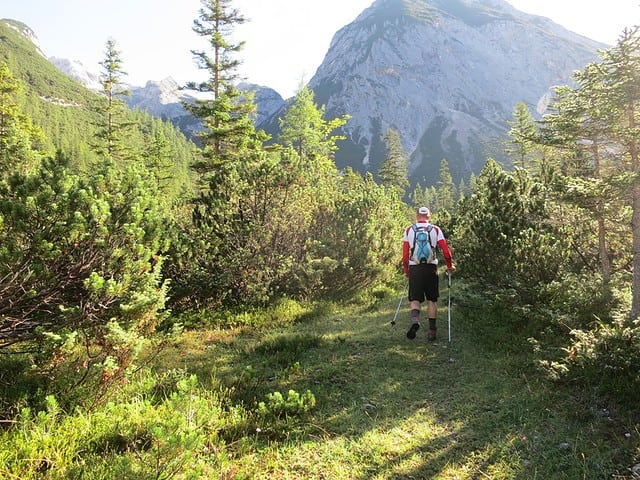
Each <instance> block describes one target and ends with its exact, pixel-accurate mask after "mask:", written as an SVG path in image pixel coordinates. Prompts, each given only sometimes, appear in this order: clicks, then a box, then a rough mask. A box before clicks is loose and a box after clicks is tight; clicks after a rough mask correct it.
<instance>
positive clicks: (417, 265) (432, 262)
mask: <svg viewBox="0 0 640 480" xmlns="http://www.w3.org/2000/svg"><path fill="white" fill-rule="evenodd" d="M416 218H417V221H416V223H415V224H413V225H410V226H409V227H407V228H406V230H405V231H404V236H403V239H402V264H403V267H404V274H405V276H406V277H407V278H408V279H409V302H410V304H409V308H410V309H411V327H410V328H409V331H408V332H407V338H409V339H412V340H413V339H414V338H416V332H417V331H418V329H419V328H420V304H421V303H422V302H424V301H425V300H426V301H427V318H428V319H429V332H428V333H427V339H428V340H430V341H434V340H435V339H436V330H437V329H436V316H437V314H438V305H437V301H438V296H439V293H440V292H439V288H438V258H437V256H436V252H437V248H438V247H440V249H441V250H442V255H443V256H444V259H445V261H446V263H447V274H448V275H451V274H452V273H453V272H454V271H455V267H454V266H453V262H452V258H451V251H450V250H449V246H448V245H447V241H446V239H445V238H444V235H443V233H442V230H440V228H439V227H437V226H435V225H431V223H429V220H430V219H431V212H430V211H429V209H428V208H427V207H420V208H418V210H417V215H416Z"/></svg>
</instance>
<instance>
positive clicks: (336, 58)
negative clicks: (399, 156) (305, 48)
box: [309, 0, 606, 185]
mask: <svg viewBox="0 0 640 480" xmlns="http://www.w3.org/2000/svg"><path fill="white" fill-rule="evenodd" d="M602 48H606V45H603V44H601V43H598V42H595V41H593V40H590V39H588V38H585V37H582V36H580V35H577V34H574V33H571V32H569V31H567V30H566V29H564V28H563V27H561V26H559V25H557V24H555V23H553V22H552V21H551V20H549V19H547V18H543V17H540V16H535V15H529V14H526V13H523V12H520V11H518V10H516V9H515V8H513V7H511V6H510V5H509V4H508V3H506V2H505V1H502V0H377V1H375V2H374V3H373V4H372V6H371V7H369V8H367V9H366V10H365V11H363V12H362V14H360V15H359V16H358V17H357V18H356V20H355V21H354V22H352V23H351V24H349V25H347V26H345V27H344V28H342V29H341V30H339V31H338V32H337V33H336V34H335V35H334V37H333V40H332V42H331V45H330V47H329V50H328V52H327V54H326V56H325V58H324V61H323V62H322V64H321V65H320V66H319V68H318V69H317V71H316V73H315V75H314V76H313V77H312V78H311V80H310V83H309V85H310V87H311V88H312V89H313V90H314V92H315V94H316V101H317V102H318V103H319V104H323V105H326V112H327V115H328V116H329V117H337V116H340V115H343V114H345V113H348V114H350V115H351V116H352V119H351V120H350V121H349V122H348V124H347V125H346V126H345V127H344V131H345V133H346V135H347V137H348V139H347V140H346V141H345V142H343V144H342V145H341V148H340V150H339V151H338V152H337V154H336V162H337V163H338V165H339V166H346V165H350V166H352V167H354V168H356V169H358V170H360V171H362V170H370V171H373V172H377V171H378V169H379V166H380V164H381V162H382V160H383V159H384V156H385V152H386V147H385V145H384V144H383V135H384V134H385V132H386V130H387V129H388V128H390V127H393V128H395V129H396V130H398V131H399V132H400V135H401V137H402V141H403V145H404V148H405V150H406V151H407V153H409V154H410V157H411V161H410V173H411V178H412V180H413V181H420V182H421V183H422V184H423V185H425V184H428V185H431V184H434V183H435V182H436V181H437V176H438V174H439V167H440V161H441V160H442V159H443V158H445V159H447V160H448V162H449V166H450V168H451V171H452V174H453V175H454V179H456V181H457V180H459V179H460V178H468V176H469V174H470V173H471V172H478V171H479V170H480V169H481V168H482V166H483V165H484V163H485V161H486V158H487V157H488V156H494V158H498V159H499V158H500V157H501V156H502V153H501V152H502V147H501V142H502V141H503V140H504V138H505V134H506V132H507V131H508V125H507V121H508V120H511V119H512V114H513V111H514V108H515V106H516V104H517V103H518V102H520V101H522V102H524V103H525V104H527V105H528V107H529V108H530V110H531V111H532V112H537V113H538V114H541V113H542V112H543V111H544V110H545V108H546V106H547V103H548V101H549V99H550V93H551V87H552V86H554V85H559V84H568V83H569V82H570V77H571V74H572V72H574V71H575V70H579V69H582V68H583V67H584V66H585V65H586V64H588V63H589V62H591V61H593V60H595V59H596V58H597V50H598V49H602Z"/></svg>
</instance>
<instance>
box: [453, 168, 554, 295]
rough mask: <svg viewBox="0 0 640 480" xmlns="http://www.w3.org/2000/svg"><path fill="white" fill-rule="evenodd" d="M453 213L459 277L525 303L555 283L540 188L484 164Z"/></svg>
mask: <svg viewBox="0 0 640 480" xmlns="http://www.w3.org/2000/svg"><path fill="white" fill-rule="evenodd" d="M458 212H459V216H458V217H457V223H456V227H455V232H454V235H453V237H454V239H456V241H455V242H454V248H455V252H456V258H457V261H456V263H457V264H459V265H460V267H461V268H460V273H462V274H463V275H467V276H469V277H470V278H473V279H475V280H477V281H481V282H482V284H483V285H484V286H485V288H498V289H502V288H507V289H514V290H515V291H516V292H517V293H518V295H519V296H520V298H519V300H520V301H523V302H525V303H528V302H532V301H534V300H535V299H536V297H537V296H538V292H539V288H540V286H541V285H543V284H546V283H548V282H550V281H552V280H553V279H554V278H555V275H556V271H557V268H558V256H559V252H561V244H560V242H559V240H558V238H557V237H556V236H555V235H554V232H553V229H552V228H550V225H549V223H548V221H547V218H546V215H547V213H546V205H545V202H544V196H542V195H541V190H540V187H539V185H538V184H536V183H535V182H534V181H533V180H532V179H531V178H530V177H529V175H528V174H527V172H526V171H525V170H516V171H515V172H514V173H513V174H510V173H507V172H505V171H504V170H502V169H501V168H500V167H499V166H498V164H497V163H496V162H494V161H493V160H489V161H488V162H487V164H486V166H485V168H484V169H483V171H482V173H481V174H480V176H479V178H478V182H477V187H476V189H475V191H474V193H473V194H472V195H471V197H469V198H466V199H463V200H462V201H461V203H460V205H459V207H458Z"/></svg>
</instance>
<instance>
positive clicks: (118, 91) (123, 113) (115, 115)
mask: <svg viewBox="0 0 640 480" xmlns="http://www.w3.org/2000/svg"><path fill="white" fill-rule="evenodd" d="M122 63H123V62H122V58H121V56H120V51H118V50H117V49H116V42H115V40H113V39H109V40H107V45H106V50H105V57H104V59H103V60H102V61H101V62H100V65H101V66H102V72H101V76H100V82H101V84H102V92H101V93H102V94H103V98H102V99H101V101H100V103H99V104H98V106H97V107H96V110H97V112H98V113H99V114H100V115H101V121H100V123H99V124H98V125H97V126H98V131H97V133H96V143H95V144H94V145H93V147H94V150H95V151H96V152H97V153H98V154H100V155H104V156H106V157H108V158H110V159H114V160H130V159H132V158H133V156H134V154H133V153H132V151H131V141H130V140H131V133H132V130H133V128H134V124H133V122H131V121H130V120H127V105H126V103H125V101H124V99H123V97H126V96H129V95H130V94H131V92H130V91H129V90H128V89H127V88H126V86H125V85H124V83H123V81H122V79H123V77H124V76H125V75H126V72H125V71H124V70H123V69H122Z"/></svg>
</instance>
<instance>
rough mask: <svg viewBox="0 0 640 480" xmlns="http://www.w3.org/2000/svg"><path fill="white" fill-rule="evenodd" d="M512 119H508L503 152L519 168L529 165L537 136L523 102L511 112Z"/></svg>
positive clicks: (534, 124)
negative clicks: (506, 136)
mask: <svg viewBox="0 0 640 480" xmlns="http://www.w3.org/2000/svg"><path fill="white" fill-rule="evenodd" d="M513 117H514V118H513V120H511V121H509V122H508V123H509V125H510V126H511V129H510V130H509V132H508V135H509V140H508V141H507V142H506V146H505V152H506V153H507V154H508V155H510V156H512V157H514V158H515V162H514V163H515V164H516V165H517V166H519V167H520V168H527V167H528V166H529V158H530V155H531V152H532V151H533V150H534V148H535V140H536V136H537V129H536V123H535V121H534V120H533V117H532V116H531V113H530V112H529V110H528V109H527V106H526V105H525V104H524V102H519V103H518V104H517V105H516V108H515V110H514V113H513Z"/></svg>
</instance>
